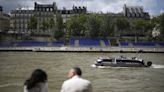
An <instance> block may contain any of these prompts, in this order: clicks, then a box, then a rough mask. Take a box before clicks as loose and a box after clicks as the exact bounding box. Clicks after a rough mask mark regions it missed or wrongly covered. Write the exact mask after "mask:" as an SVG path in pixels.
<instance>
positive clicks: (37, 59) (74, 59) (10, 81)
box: [0, 52, 164, 92]
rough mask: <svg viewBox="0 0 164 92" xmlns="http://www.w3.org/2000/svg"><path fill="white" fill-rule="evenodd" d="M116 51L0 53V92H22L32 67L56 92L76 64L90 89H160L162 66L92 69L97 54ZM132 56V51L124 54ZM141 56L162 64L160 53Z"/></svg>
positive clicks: (116, 91)
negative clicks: (43, 73)
mask: <svg viewBox="0 0 164 92" xmlns="http://www.w3.org/2000/svg"><path fill="white" fill-rule="evenodd" d="M117 55H121V54H120V53H55V52H54V53H39V52H0V92H22V91H23V83H24V81H25V80H26V79H27V78H28V77H29V76H30V74H31V72H32V71H33V70H34V69H36V68H41V69H44V70H45V71H46V72H47V74H48V84H49V92H59V91H60V88H61V85H62V83H63V81H64V80H66V79H67V77H66V76H67V72H68V70H69V69H70V68H71V67H74V66H79V67H81V68H82V70H83V77H84V78H86V79H88V80H90V81H91V82H92V85H93V92H163V91H164V68H158V67H156V68H108V69H98V68H92V67H91V66H90V65H91V64H92V63H94V61H95V60H96V59H97V58H98V57H99V56H117ZM123 55H125V56H135V55H136V54H135V53H133V54H132V53H124V54H123ZM141 56H142V58H144V59H146V60H150V61H152V62H153V63H155V64H157V65H160V66H161V65H164V54H158V53H155V54H153V53H151V54H149V53H146V54H142V55H141Z"/></svg>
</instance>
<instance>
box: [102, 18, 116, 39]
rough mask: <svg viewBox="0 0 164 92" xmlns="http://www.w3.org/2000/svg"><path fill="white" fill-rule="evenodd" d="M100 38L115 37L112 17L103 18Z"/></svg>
mask: <svg viewBox="0 0 164 92" xmlns="http://www.w3.org/2000/svg"><path fill="white" fill-rule="evenodd" d="M100 29H101V31H100V37H102V38H106V37H109V36H113V35H114V23H113V19H112V17H111V16H108V15H107V16H103V17H102V19H101V27H100Z"/></svg>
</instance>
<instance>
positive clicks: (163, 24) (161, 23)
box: [159, 13, 164, 36]
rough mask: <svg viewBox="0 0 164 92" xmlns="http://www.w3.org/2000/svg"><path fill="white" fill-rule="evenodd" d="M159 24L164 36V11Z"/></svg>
mask: <svg viewBox="0 0 164 92" xmlns="http://www.w3.org/2000/svg"><path fill="white" fill-rule="evenodd" d="M159 24H160V29H161V34H162V36H164V13H163V14H161V15H160V16H159Z"/></svg>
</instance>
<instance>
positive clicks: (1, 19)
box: [0, 6, 10, 32]
mask: <svg viewBox="0 0 164 92" xmlns="http://www.w3.org/2000/svg"><path fill="white" fill-rule="evenodd" d="M9 25H10V16H9V15H8V14H6V13H4V12H3V8H2V6H0V32H2V31H8V30H9V29H10V26H9Z"/></svg>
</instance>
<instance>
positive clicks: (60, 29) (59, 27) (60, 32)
mask: <svg viewBox="0 0 164 92" xmlns="http://www.w3.org/2000/svg"><path fill="white" fill-rule="evenodd" d="M63 36H64V24H63V18H62V16H61V14H59V13H57V14H56V26H55V31H54V37H55V38H56V39H57V40H59V39H60V38H61V37H63Z"/></svg>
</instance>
